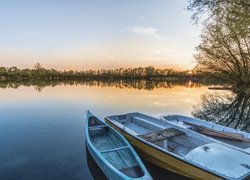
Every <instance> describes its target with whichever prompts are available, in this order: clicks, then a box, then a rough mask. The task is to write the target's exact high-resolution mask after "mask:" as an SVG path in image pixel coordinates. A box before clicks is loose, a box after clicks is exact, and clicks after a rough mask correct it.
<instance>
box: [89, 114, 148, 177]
mask: <svg viewBox="0 0 250 180" xmlns="http://www.w3.org/2000/svg"><path fill="white" fill-rule="evenodd" d="M85 133H86V144H87V148H88V150H89V152H90V154H91V155H92V157H93V159H94V160H95V161H96V163H97V164H98V166H99V167H100V168H101V170H102V171H103V173H104V174H105V176H106V177H107V178H108V179H111V180H119V179H124V180H151V179H152V178H151V176H150V175H149V173H148V171H147V169H146V168H145V166H144V165H143V163H142V161H141V159H140V158H139V156H138V155H137V153H136V152H135V151H134V149H133V148H132V146H131V145H130V144H129V143H128V141H127V140H126V139H125V138H124V137H123V136H122V135H120V134H119V133H118V132H117V131H116V130H114V129H113V128H112V127H110V126H109V125H108V124H106V123H105V122H103V121H101V120H99V119H98V118H97V117H95V116H94V115H92V114H91V113H90V112H89V111H88V112H87V121H86V128H85Z"/></svg>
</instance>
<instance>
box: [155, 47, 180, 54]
mask: <svg viewBox="0 0 250 180" xmlns="http://www.w3.org/2000/svg"><path fill="white" fill-rule="evenodd" d="M152 52H153V53H154V54H156V55H165V54H170V53H177V52H179V51H177V50H174V49H167V48H163V49H155V50H153V51H152Z"/></svg>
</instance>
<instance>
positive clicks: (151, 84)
mask: <svg viewBox="0 0 250 180" xmlns="http://www.w3.org/2000/svg"><path fill="white" fill-rule="evenodd" d="M58 85H80V86H97V87H115V88H120V89H124V88H127V89H139V90H141V89H143V90H154V89H157V88H173V87H174V86H185V87H187V88H195V87H201V84H199V83H197V82H193V81H164V80H131V79H123V80H112V79H107V80H92V79H85V80H51V81H49V80H48V81H46V80H39V81H37V80H27V81H0V88H3V89H5V88H15V89H17V88H19V87H21V86H34V87H35V89H36V90H37V91H38V92H41V91H42V90H43V88H45V87H47V86H49V87H55V86H58Z"/></svg>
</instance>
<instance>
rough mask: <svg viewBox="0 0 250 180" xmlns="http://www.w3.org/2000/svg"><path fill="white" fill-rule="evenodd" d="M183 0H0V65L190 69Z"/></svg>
mask: <svg viewBox="0 0 250 180" xmlns="http://www.w3.org/2000/svg"><path fill="white" fill-rule="evenodd" d="M186 6H187V0H22V1H20V0H8V1H6V0H0V66H17V67H19V68H32V67H33V66H34V64H35V63H38V62H39V63H41V64H42V65H43V66H44V67H45V68H55V69H60V70H63V69H65V70H68V69H75V70H85V69H100V68H104V69H112V68H120V67H139V66H141V67H145V66H150V65H152V66H155V67H157V68H176V69H191V68H192V67H194V66H195V62H194V61H195V60H194V58H193V54H194V53H195V47H196V46H197V45H198V44H199V41H200V38H199V35H200V32H201V28H200V27H199V26H198V25H194V24H193V22H192V21H191V19H190V18H191V12H189V11H187V10H186V9H185V8H186Z"/></svg>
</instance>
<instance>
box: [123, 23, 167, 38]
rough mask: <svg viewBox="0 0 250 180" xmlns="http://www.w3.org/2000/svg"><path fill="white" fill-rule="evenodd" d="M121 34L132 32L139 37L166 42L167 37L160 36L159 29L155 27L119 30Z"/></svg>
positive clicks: (135, 27)
mask: <svg viewBox="0 0 250 180" xmlns="http://www.w3.org/2000/svg"><path fill="white" fill-rule="evenodd" d="M119 30H120V31H121V32H130V33H135V34H139V35H144V36H149V37H153V38H155V39H159V40H164V39H165V37H163V36H161V35H159V33H158V29H156V28H154V27H145V26H134V27H129V28H123V29H119Z"/></svg>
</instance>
